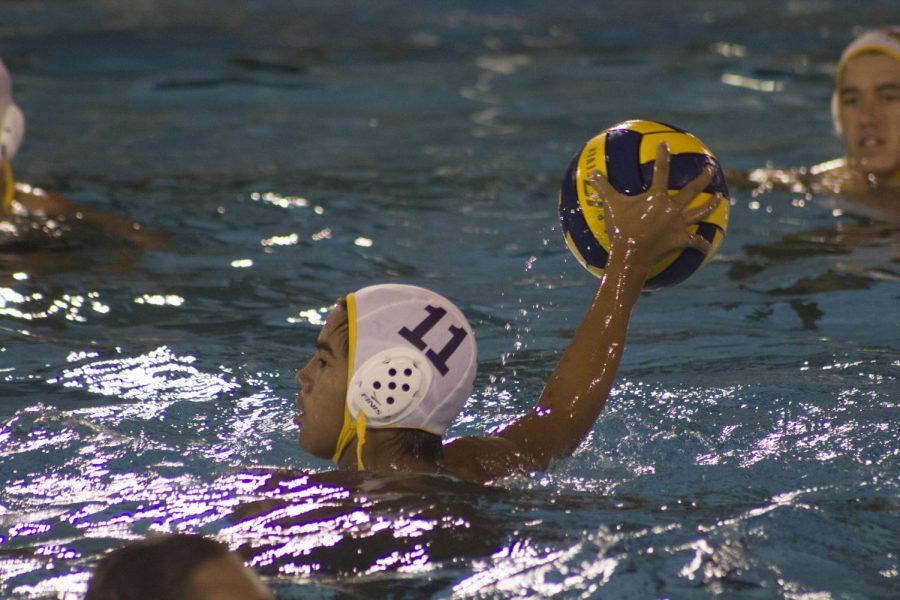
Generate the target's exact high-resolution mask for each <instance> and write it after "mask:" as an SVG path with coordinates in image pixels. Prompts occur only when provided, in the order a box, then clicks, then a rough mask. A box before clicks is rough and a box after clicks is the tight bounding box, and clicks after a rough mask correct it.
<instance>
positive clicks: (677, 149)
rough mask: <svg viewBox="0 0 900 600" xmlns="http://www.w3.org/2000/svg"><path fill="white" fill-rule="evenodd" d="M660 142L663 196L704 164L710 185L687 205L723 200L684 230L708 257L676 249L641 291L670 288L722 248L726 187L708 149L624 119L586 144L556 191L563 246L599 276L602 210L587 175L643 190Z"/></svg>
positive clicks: (676, 133)
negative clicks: (665, 178) (704, 245)
mask: <svg viewBox="0 0 900 600" xmlns="http://www.w3.org/2000/svg"><path fill="white" fill-rule="evenodd" d="M661 142H666V143H667V144H668V145H669V151H670V153H671V161H670V163H669V186H668V190H669V194H670V195H674V194H675V193H676V192H677V191H678V190H679V189H681V188H682V187H684V186H685V185H687V183H688V182H689V181H691V180H692V179H694V178H695V177H696V176H697V175H699V174H700V173H701V172H702V170H703V169H704V168H706V166H707V165H712V167H713V169H714V174H713V178H712V181H711V182H710V184H709V185H708V186H707V187H706V188H705V189H704V190H703V192H702V193H700V194H699V195H698V196H697V198H695V199H694V200H693V202H692V203H691V204H690V205H689V206H696V205H699V204H701V203H703V202H704V201H705V200H708V199H709V198H710V197H712V196H713V195H715V194H716V193H721V194H722V195H723V196H724V197H725V201H723V202H721V203H720V204H719V206H718V207H717V208H716V210H715V211H714V212H713V213H712V214H711V215H709V216H708V217H706V218H705V219H704V220H703V221H702V222H700V223H698V224H696V225H692V226H691V227H690V231H691V233H699V234H700V235H701V236H702V237H703V238H704V239H706V240H707V241H708V242H709V243H710V244H711V246H712V248H711V250H710V252H709V253H708V254H704V253H703V252H700V251H699V250H697V249H695V248H685V249H683V250H677V251H675V252H671V253H669V254H667V255H666V256H664V257H663V258H662V259H661V260H660V261H659V262H658V263H657V264H656V265H654V266H653V268H651V269H650V273H649V274H648V275H647V280H646V281H645V283H644V287H645V288H646V289H656V288H661V287H665V286H670V285H675V284H676V283H679V282H681V281H684V280H685V279H687V278H688V277H689V276H690V275H691V274H692V273H694V272H695V271H697V270H698V269H700V268H701V267H703V266H704V265H706V264H707V263H708V262H709V261H710V260H712V258H713V256H715V254H716V252H718V250H719V247H720V246H721V245H722V241H723V240H724V239H725V229H726V227H727V225H728V186H727V185H726V184H725V174H724V173H723V172H722V167H721V166H720V165H719V161H718V160H716V157H715V156H713V154H712V152H710V150H709V148H707V147H706V145H705V144H704V143H703V142H701V141H700V140H699V139H697V138H696V137H694V136H693V135H691V134H690V133H688V132H686V131H684V130H682V129H679V128H677V127H673V126H671V125H666V124H664V123H657V122H655V121H639V120H635V121H625V122H624V123H619V124H618V125H614V126H613V127H610V128H609V129H605V130H604V131H601V132H600V133H599V134H597V135H596V136H594V137H593V138H591V139H590V140H588V142H587V143H586V144H585V145H584V147H583V148H582V149H581V150H580V151H579V152H578V154H576V155H575V157H574V158H573V159H572V162H571V163H570V164H569V168H568V169H567V170H566V175H565V178H564V179H563V183H562V188H561V189H560V192H559V216H560V219H561V222H562V229H563V234H564V235H565V238H566V244H567V245H568V247H569V250H571V251H572V254H574V255H575V257H576V258H577V259H578V261H579V262H580V263H581V264H582V265H584V267H585V268H586V269H587V270H588V271H590V272H591V273H593V274H594V275H596V276H598V277H599V276H601V275H602V274H603V270H604V268H606V260H607V257H608V256H609V238H608V237H607V236H606V229H605V224H604V221H603V219H604V216H603V208H602V204H601V203H600V202H597V192H596V191H595V190H594V188H593V187H592V186H591V185H590V184H589V183H588V180H587V176H588V173H590V172H591V171H594V170H597V171H599V172H600V173H602V174H603V175H604V176H606V178H607V179H608V180H609V182H610V184H612V186H613V187H614V188H615V189H616V190H618V191H619V192H621V193H623V194H625V195H628V196H637V195H638V194H641V193H643V192H646V191H647V189H648V188H649V187H650V184H651V183H652V180H653V164H654V163H655V162H656V151H657V147H658V146H659V144H660V143H661Z"/></svg>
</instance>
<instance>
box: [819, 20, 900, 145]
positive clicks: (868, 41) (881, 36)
mask: <svg viewBox="0 0 900 600" xmlns="http://www.w3.org/2000/svg"><path fill="white" fill-rule="evenodd" d="M866 52H874V53H878V54H887V55H888V56H891V57H893V58H895V59H897V60H900V26H893V27H886V28H883V29H875V30H872V31H867V32H866V33H864V34H862V35H861V36H859V37H858V38H856V39H855V40H853V41H852V42H850V45H849V46H847V47H846V48H844V51H843V53H841V59H840V61H838V68H837V75H836V76H835V79H834V93H833V94H832V96H831V119H832V121H833V122H834V128H835V130H836V131H837V132H838V135H840V133H841V123H840V120H839V118H838V117H839V114H838V113H839V109H840V102H839V100H840V99H839V97H838V94H839V88H840V85H841V79H842V78H843V76H844V68H845V67H846V66H847V62H848V61H849V60H850V59H851V58H853V57H855V56H858V55H860V54H863V53H866Z"/></svg>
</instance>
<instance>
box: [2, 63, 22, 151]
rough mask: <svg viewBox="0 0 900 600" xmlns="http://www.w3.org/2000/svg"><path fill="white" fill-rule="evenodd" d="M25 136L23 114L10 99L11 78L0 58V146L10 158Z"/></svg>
mask: <svg viewBox="0 0 900 600" xmlns="http://www.w3.org/2000/svg"><path fill="white" fill-rule="evenodd" d="M24 137H25V115H23V114H22V111H21V110H19V107H18V106H16V105H15V104H14V103H13V99H12V78H11V77H10V76H9V71H7V70H6V65H4V64H3V60H0V148H3V149H5V150H6V158H7V159H10V160H11V159H12V157H13V156H15V155H16V152H17V151H18V150H19V146H20V145H21V144H22V138H24Z"/></svg>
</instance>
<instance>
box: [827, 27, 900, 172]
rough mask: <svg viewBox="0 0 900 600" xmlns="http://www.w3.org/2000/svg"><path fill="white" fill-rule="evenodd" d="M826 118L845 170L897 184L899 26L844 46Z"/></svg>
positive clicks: (899, 146)
mask: <svg viewBox="0 0 900 600" xmlns="http://www.w3.org/2000/svg"><path fill="white" fill-rule="evenodd" d="M832 115H833V117H834V122H835V127H836V129H837V131H838V133H839V134H840V135H841V140H842V141H843V143H844V148H845V150H846V152H847V159H848V163H849V165H850V167H851V168H854V169H858V170H860V171H862V172H864V173H865V174H867V175H869V174H871V175H874V176H875V177H876V178H878V179H879V180H881V181H883V182H885V183H890V184H892V185H900V27H892V28H886V29H879V30H875V31H869V32H867V33H865V34H863V35H861V36H860V37H858V38H857V39H856V40H854V41H853V42H852V43H851V44H850V45H849V46H847V48H846V49H845V50H844V52H843V54H842V55H841V59H840V62H839V64H838V71H837V78H836V81H835V91H834V96H833V98H832Z"/></svg>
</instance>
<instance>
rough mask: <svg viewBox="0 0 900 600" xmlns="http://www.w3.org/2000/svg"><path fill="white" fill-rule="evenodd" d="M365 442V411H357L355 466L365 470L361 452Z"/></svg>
mask: <svg viewBox="0 0 900 600" xmlns="http://www.w3.org/2000/svg"><path fill="white" fill-rule="evenodd" d="M365 444H366V413H364V412H363V411H359V418H358V419H357V420H356V468H357V469H359V470H360V471H365V470H366V466H365V465H364V464H363V459H362V453H363V446H364V445H365Z"/></svg>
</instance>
